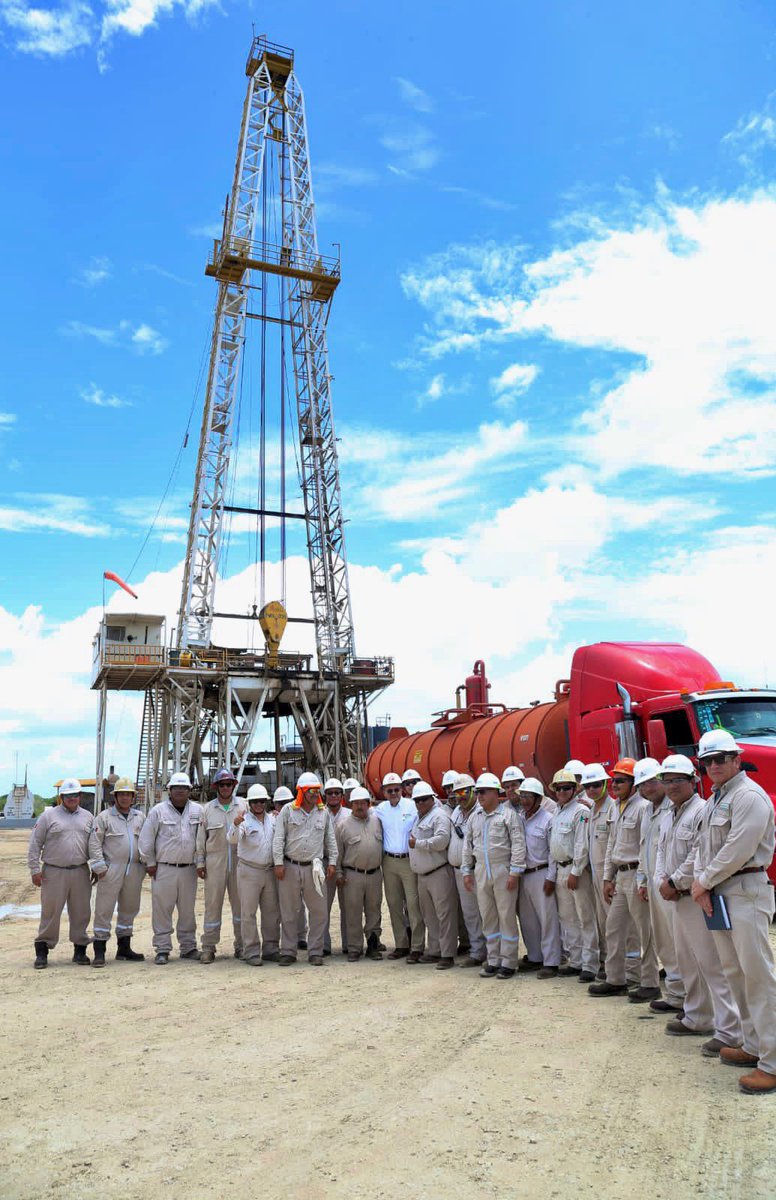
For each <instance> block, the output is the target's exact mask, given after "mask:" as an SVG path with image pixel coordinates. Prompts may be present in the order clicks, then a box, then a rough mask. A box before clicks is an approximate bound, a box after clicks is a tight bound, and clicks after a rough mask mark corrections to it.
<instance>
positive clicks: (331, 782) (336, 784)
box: [323, 779, 345, 792]
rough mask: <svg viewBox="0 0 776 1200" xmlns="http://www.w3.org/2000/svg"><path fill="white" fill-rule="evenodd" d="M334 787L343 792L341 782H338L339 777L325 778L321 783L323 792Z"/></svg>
mask: <svg viewBox="0 0 776 1200" xmlns="http://www.w3.org/2000/svg"><path fill="white" fill-rule="evenodd" d="M335 788H336V789H337V791H340V792H343V791H344V790H345V789H344V788H343V786H342V784H341V783H340V781H339V779H327V780H326V782H325V783H324V785H323V790H324V792H328V791H333V790H334V789H335Z"/></svg>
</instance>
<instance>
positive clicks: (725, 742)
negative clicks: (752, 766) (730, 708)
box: [698, 729, 741, 758]
mask: <svg viewBox="0 0 776 1200" xmlns="http://www.w3.org/2000/svg"><path fill="white" fill-rule="evenodd" d="M740 753H741V747H740V746H739V745H738V743H737V742H736V739H735V738H734V737H733V735H732V733H728V731H727V729H712V730H710V731H709V733H704V735H703V737H702V738H701V740H700V743H699V745H698V758H706V757H707V756H708V755H709V754H740Z"/></svg>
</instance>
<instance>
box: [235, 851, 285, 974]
mask: <svg viewBox="0 0 776 1200" xmlns="http://www.w3.org/2000/svg"><path fill="white" fill-rule="evenodd" d="M237 890H238V892H239V895H240V919H241V925H240V928H241V930H242V952H243V958H245V959H248V958H259V957H260V956H261V954H262V953H266V954H275V953H277V950H278V946H279V945H280V905H279V904H278V881H277V879H276V878H275V871H274V868H273V867H272V866H269V867H258V866H254V865H253V864H252V863H245V862H238V863H237ZM257 910H260V912H261V937H259V926H258V923H257V921H256V912H257Z"/></svg>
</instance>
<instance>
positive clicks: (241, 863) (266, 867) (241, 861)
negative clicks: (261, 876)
mask: <svg viewBox="0 0 776 1200" xmlns="http://www.w3.org/2000/svg"><path fill="white" fill-rule="evenodd" d="M237 866H238V867H250V868H251V870H252V871H271V870H272V867H273V864H272V863H252V862H248V860H247V858H238V859H237Z"/></svg>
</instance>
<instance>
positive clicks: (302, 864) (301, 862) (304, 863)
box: [285, 854, 313, 867]
mask: <svg viewBox="0 0 776 1200" xmlns="http://www.w3.org/2000/svg"><path fill="white" fill-rule="evenodd" d="M285 860H286V862H290V863H293V864H294V866H295V867H311V866H312V865H313V860H312V859H311V858H308V859H307V860H306V861H305V860H303V859H301V858H289V857H288V855H287V854H286V855H285Z"/></svg>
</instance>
